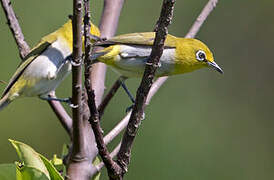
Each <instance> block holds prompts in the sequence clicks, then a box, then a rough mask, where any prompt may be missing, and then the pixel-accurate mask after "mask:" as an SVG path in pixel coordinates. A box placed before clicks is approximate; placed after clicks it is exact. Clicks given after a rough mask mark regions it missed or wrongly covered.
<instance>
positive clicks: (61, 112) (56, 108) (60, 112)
mask: <svg viewBox="0 0 274 180" xmlns="http://www.w3.org/2000/svg"><path fill="white" fill-rule="evenodd" d="M49 97H52V98H56V96H54V95H49ZM48 103H49V105H50V107H51V108H52V110H53V112H54V113H55V115H56V116H57V117H58V119H59V121H60V123H61V124H62V126H63V128H64V129H65V130H66V132H67V133H68V135H69V137H70V139H72V119H71V117H70V116H69V115H68V113H67V112H66V110H65V109H64V107H63V106H62V104H61V103H60V102H58V101H48Z"/></svg>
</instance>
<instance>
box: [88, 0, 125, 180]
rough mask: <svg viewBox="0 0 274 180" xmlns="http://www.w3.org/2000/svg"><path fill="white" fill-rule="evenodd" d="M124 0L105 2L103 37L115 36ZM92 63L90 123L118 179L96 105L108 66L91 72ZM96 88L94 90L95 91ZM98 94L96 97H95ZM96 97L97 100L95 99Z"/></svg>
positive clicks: (114, 175)
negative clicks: (105, 141)
mask: <svg viewBox="0 0 274 180" xmlns="http://www.w3.org/2000/svg"><path fill="white" fill-rule="evenodd" d="M123 2H124V1H123V0H116V1H113V0H105V1H104V9H103V14H102V18H101V22H100V27H99V28H100V32H101V37H110V36H113V35H114V34H115V32H116V27H117V24H118V19H119V15H120V11H121V9H122V6H123ZM90 63H91V62H89V61H86V62H85V68H86V69H85V87H86V90H87V95H88V106H89V109H90V119H89V121H90V123H91V126H92V129H93V132H94V135H95V139H96V143H97V148H98V151H99V154H100V156H101V158H102V160H103V162H104V164H105V165H106V167H107V170H108V175H109V177H110V179H113V178H114V179H116V177H117V176H118V174H121V168H120V167H119V165H118V164H117V163H116V162H115V161H113V160H112V157H111V156H110V153H109V152H108V150H107V147H106V144H105V143H104V139H103V132H102V129H101V126H100V121H99V119H100V117H99V112H98V110H97V106H96V104H100V102H101V99H102V96H103V93H104V89H105V87H104V81H105V72H106V66H105V65H102V64H98V63H97V64H96V65H93V67H92V70H91V71H90V65H91V64H90ZM93 88H94V89H93ZM95 94H96V96H95ZM95 97H96V99H95Z"/></svg>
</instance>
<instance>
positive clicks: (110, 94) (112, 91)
mask: <svg viewBox="0 0 274 180" xmlns="http://www.w3.org/2000/svg"><path fill="white" fill-rule="evenodd" d="M125 80H126V77H124V76H120V77H119V78H118V79H117V80H116V81H115V83H114V84H113V85H112V87H111V88H110V90H109V92H108V93H107V95H106V96H105V97H104V99H103V101H102V102H101V104H100V105H99V107H98V111H99V114H100V118H101V117H102V115H103V114H104V111H105V108H106V106H107V105H108V104H109V102H110V100H111V99H112V98H113V97H114V95H115V93H116V92H117V90H118V89H119V88H120V87H121V85H122V83H123V82H124V81H125Z"/></svg>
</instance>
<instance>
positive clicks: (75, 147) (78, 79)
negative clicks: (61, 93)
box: [67, 0, 90, 179]
mask: <svg viewBox="0 0 274 180" xmlns="http://www.w3.org/2000/svg"><path fill="white" fill-rule="evenodd" d="M82 13H83V2H82V0H73V17H72V18H73V19H72V30H73V53H72V57H73V59H72V62H71V64H72V104H73V107H72V116H73V138H72V151H71V154H70V158H69V164H68V168H67V169H68V177H69V178H70V179H78V178H79V177H81V178H82V179H90V177H89V174H88V173H87V169H88V168H86V169H84V168H83V167H84V166H81V163H82V164H84V163H86V162H88V161H87V160H86V158H87V153H88V152H87V148H86V144H85V138H86V136H85V123H84V121H83V116H82V115H83V114H82V110H83V108H82V66H81V63H82V36H83V33H82V16H83V15H82Z"/></svg>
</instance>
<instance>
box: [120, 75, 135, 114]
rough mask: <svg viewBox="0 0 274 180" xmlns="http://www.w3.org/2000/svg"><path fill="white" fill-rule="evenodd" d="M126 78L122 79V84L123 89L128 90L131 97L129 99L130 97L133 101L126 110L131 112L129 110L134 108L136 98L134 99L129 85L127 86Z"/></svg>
mask: <svg viewBox="0 0 274 180" xmlns="http://www.w3.org/2000/svg"><path fill="white" fill-rule="evenodd" d="M124 80H125V79H124ZM124 80H123V81H122V84H121V85H122V87H123V89H124V90H125V91H126V93H127V95H128V97H129V99H130V100H131V102H132V103H133V104H132V105H131V106H129V107H128V108H127V109H126V112H129V111H130V110H131V109H132V108H133V106H134V104H135V99H134V97H133V95H132V94H131V93H130V91H129V90H128V88H127V86H126V84H125V81H124Z"/></svg>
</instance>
